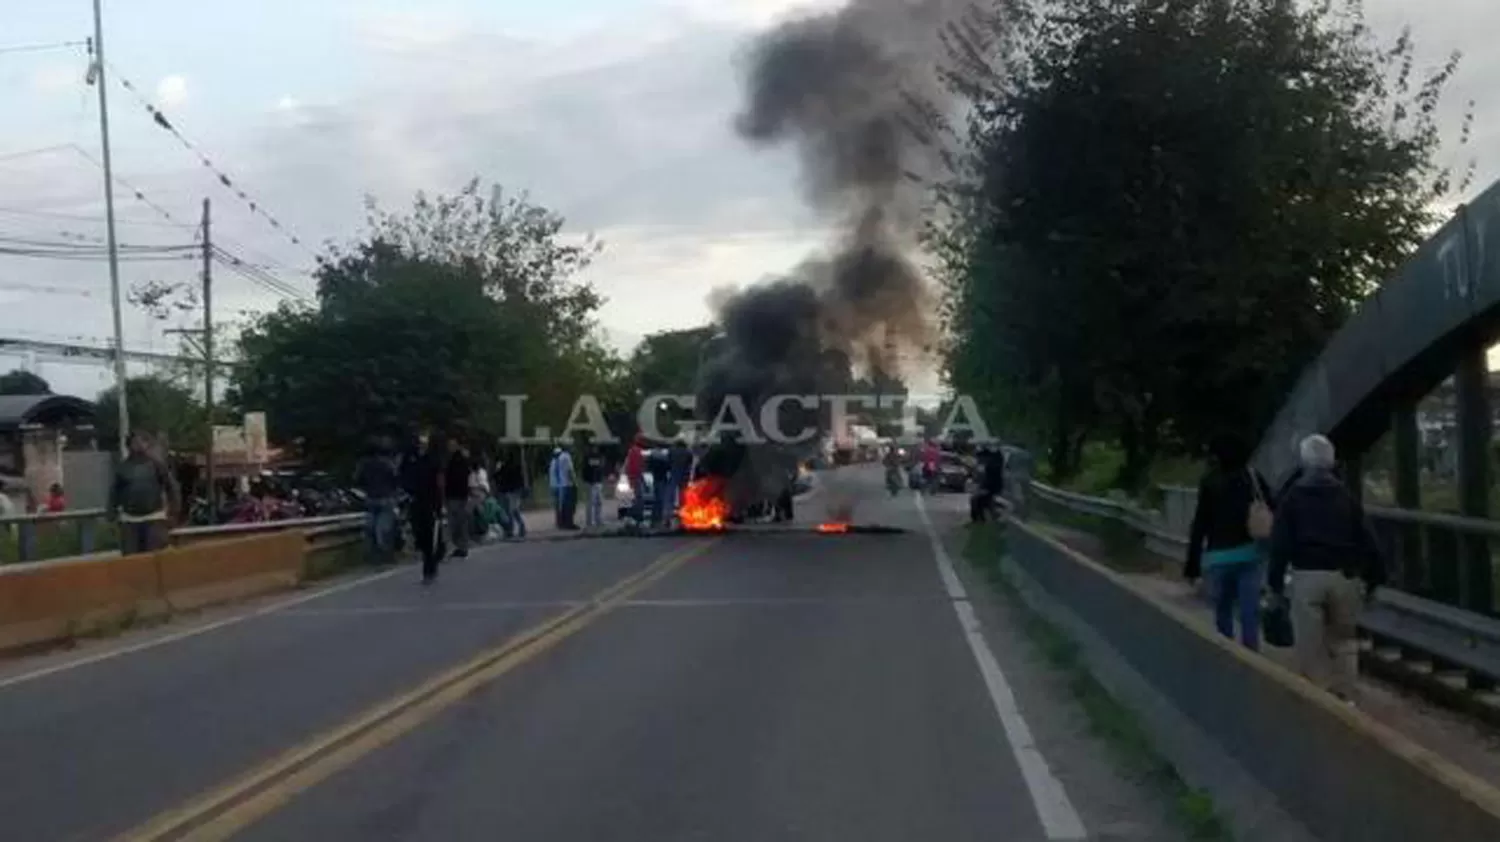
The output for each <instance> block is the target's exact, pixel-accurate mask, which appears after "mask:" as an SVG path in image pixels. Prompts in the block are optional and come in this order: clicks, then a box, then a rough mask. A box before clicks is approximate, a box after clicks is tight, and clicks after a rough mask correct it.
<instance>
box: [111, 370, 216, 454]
mask: <svg viewBox="0 0 1500 842" xmlns="http://www.w3.org/2000/svg"><path fill="white" fill-rule="evenodd" d="M125 397H126V408H127V409H128V410H129V411H130V427H131V429H132V430H141V431H144V432H148V433H150V434H151V435H152V436H154V437H156V438H158V439H160V440H163V442H164V444H165V445H166V446H167V447H168V448H170V449H172V450H174V451H179V452H185V451H193V452H198V451H202V450H204V449H205V448H206V447H207V446H208V426H209V425H208V412H207V409H206V408H205V407H204V406H203V404H202V403H201V402H200V401H198V399H197V398H196V397H195V396H194V395H193V393H192V391H190V390H189V389H187V388H186V387H184V386H182V385H180V384H179V383H177V382H175V381H173V380H170V379H168V378H165V377H158V376H152V375H146V376H144V377H131V378H129V379H127V380H126V381H125ZM95 405H96V409H95V413H96V415H95V419H94V424H95V431H96V432H97V434H98V439H99V447H100V448H101V449H110V450H115V449H118V448H119V447H120V440H119V421H120V392H119V389H118V387H115V386H111V387H109V388H108V389H105V390H104V391H102V392H100V393H99V396H98V397H97V398H95Z"/></svg>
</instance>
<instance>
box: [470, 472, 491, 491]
mask: <svg viewBox="0 0 1500 842" xmlns="http://www.w3.org/2000/svg"><path fill="white" fill-rule="evenodd" d="M469 492H470V493H471V494H472V493H475V492H478V493H480V494H489V493H490V477H489V474H487V473H485V471H484V468H475V469H474V472H473V473H471V474H469Z"/></svg>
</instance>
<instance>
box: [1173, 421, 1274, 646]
mask: <svg viewBox="0 0 1500 842" xmlns="http://www.w3.org/2000/svg"><path fill="white" fill-rule="evenodd" d="M1210 450H1211V451H1212V453H1213V459H1214V463H1213V466H1212V467H1211V468H1210V469H1209V470H1208V472H1207V473H1205V474H1204V476H1203V479H1202V481H1201V482H1200V483H1199V484H1198V506H1197V509H1196V510H1195V511H1194V512H1193V525H1192V529H1191V532H1190V533H1189V538H1188V556H1187V561H1186V564H1185V565H1184V567H1183V575H1184V576H1185V577H1186V578H1187V580H1188V581H1190V582H1196V581H1197V580H1198V578H1199V577H1201V576H1206V577H1207V579H1208V583H1209V587H1210V590H1211V593H1212V595H1213V604H1214V626H1215V627H1217V628H1218V630H1219V634H1222V635H1224V636H1225V637H1228V638H1231V639H1232V638H1233V637H1234V617H1235V609H1236V606H1238V609H1239V618H1240V642H1241V643H1243V644H1244V645H1245V647H1246V648H1248V649H1252V650H1256V649H1259V648H1260V591H1261V582H1262V569H1263V565H1262V564H1261V555H1262V545H1261V542H1263V541H1265V540H1266V539H1268V538H1269V537H1270V532H1269V527H1270V523H1269V514H1270V508H1269V504H1268V502H1267V501H1268V500H1269V499H1270V496H1271V488H1270V486H1269V485H1268V484H1267V483H1266V480H1265V478H1264V477H1262V476H1261V475H1260V474H1259V473H1258V472H1257V471H1256V470H1255V469H1254V468H1253V467H1251V466H1250V464H1249V463H1250V448H1249V447H1247V446H1246V445H1245V443H1244V442H1243V441H1241V440H1240V439H1239V437H1237V436H1233V435H1228V434H1222V435H1219V436H1216V437H1215V439H1214V441H1213V443H1212V444H1211V445H1210Z"/></svg>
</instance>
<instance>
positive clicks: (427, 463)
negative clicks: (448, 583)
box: [401, 434, 443, 585]
mask: <svg viewBox="0 0 1500 842" xmlns="http://www.w3.org/2000/svg"><path fill="white" fill-rule="evenodd" d="M439 445H440V442H437V441H431V440H429V439H428V438H427V436H426V435H425V434H424V435H422V436H421V437H419V438H418V440H417V448H416V452H415V453H413V454H411V455H410V456H409V457H408V458H407V459H406V461H405V462H403V463H402V466H401V469H402V470H401V485H402V488H403V489H404V490H405V491H406V494H407V496H408V498H409V503H408V507H409V508H408V511H407V518H408V519H409V520H410V521H411V535H412V541H413V543H415V544H416V545H417V551H418V552H420V553H421V554H422V584H424V585H430V584H432V583H433V582H434V581H435V580H436V579H437V573H438V562H439V561H440V559H439V558H438V547H437V522H438V513H439V511H440V510H441V509H442V506H443V464H442V461H441V456H440V454H439V452H438V451H439Z"/></svg>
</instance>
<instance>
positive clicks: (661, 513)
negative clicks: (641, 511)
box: [651, 478, 672, 526]
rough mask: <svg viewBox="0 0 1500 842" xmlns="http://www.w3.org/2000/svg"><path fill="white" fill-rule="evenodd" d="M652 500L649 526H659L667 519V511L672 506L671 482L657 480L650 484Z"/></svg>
mask: <svg viewBox="0 0 1500 842" xmlns="http://www.w3.org/2000/svg"><path fill="white" fill-rule="evenodd" d="M651 492H652V496H653V497H654V498H655V499H653V500H652V506H651V525H652V526H661V525H662V524H663V523H665V522H666V521H667V519H668V515H667V509H668V508H669V507H670V506H671V505H672V504H671V500H672V481H671V480H669V479H665V478H663V479H657V480H654V481H653V482H652V484H651Z"/></svg>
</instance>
